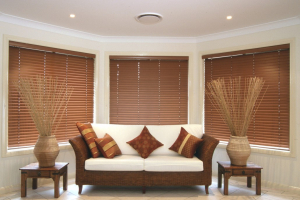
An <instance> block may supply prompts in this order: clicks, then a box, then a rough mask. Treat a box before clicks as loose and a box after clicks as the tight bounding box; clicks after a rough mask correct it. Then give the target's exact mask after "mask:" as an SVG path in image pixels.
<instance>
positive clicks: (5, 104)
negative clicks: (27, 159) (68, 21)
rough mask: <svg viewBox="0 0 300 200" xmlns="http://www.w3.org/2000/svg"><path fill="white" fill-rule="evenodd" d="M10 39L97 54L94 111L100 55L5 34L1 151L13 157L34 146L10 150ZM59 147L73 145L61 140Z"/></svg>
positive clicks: (24, 153) (24, 152)
mask: <svg viewBox="0 0 300 200" xmlns="http://www.w3.org/2000/svg"><path fill="white" fill-rule="evenodd" d="M9 41H15V42H20V43H28V44H33V45H39V46H45V47H50V48H58V49H65V50H69V51H78V52H84V53H89V54H95V55H96V57H95V59H94V111H95V109H96V108H95V106H96V103H95V101H96V95H95V91H96V90H97V89H98V88H96V87H97V85H98V84H96V82H98V80H96V77H97V76H96V74H97V73H98V68H97V66H98V61H97V58H98V57H99V52H98V51H96V50H91V49H84V48H78V47H73V46H67V45H62V44H57V43H51V42H45V41H40V40H33V39H28V38H21V37H17V36H12V35H3V54H2V55H3V57H2V58H3V59H2V75H1V76H2V93H3V94H2V96H3V98H2V100H3V103H2V109H3V110H2V122H1V127H2V129H1V132H2V134H1V139H2V140H1V152H2V157H3V158H4V157H11V156H19V155H26V154H32V153H33V148H34V147H25V148H20V149H11V150H8V101H9V99H8V77H9V74H8V73H9ZM93 119H94V121H95V120H96V117H95V112H94V114H93ZM59 147H60V149H61V150H64V149H71V146H70V144H69V143H68V142H61V143H59Z"/></svg>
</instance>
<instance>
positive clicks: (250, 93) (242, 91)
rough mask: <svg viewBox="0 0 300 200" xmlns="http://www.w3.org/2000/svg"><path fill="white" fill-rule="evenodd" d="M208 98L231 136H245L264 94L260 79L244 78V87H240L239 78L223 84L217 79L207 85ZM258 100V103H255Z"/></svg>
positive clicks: (262, 83)
mask: <svg viewBox="0 0 300 200" xmlns="http://www.w3.org/2000/svg"><path fill="white" fill-rule="evenodd" d="M207 86H208V90H209V91H208V97H209V99H210V101H211V102H212V104H213V105H214V107H215V108H216V110H217V111H218V112H219V114H220V116H221V117H222V119H223V120H224V121H225V123H226V124H227V125H228V127H229V130H230V133H231V135H232V136H246V134H247V130H248V127H249V124H250V123H251V121H252V119H253V116H254V114H255V112H256V110H257V108H258V107H259V105H260V103H261V100H262V98H263V96H264V94H263V95H262V96H261V97H260V92H261V90H262V88H263V86H264V81H263V79H262V78H258V77H254V78H245V87H244V88H242V86H241V77H238V78H234V79H230V80H229V81H228V82H227V83H225V81H224V78H219V79H217V80H213V81H211V82H210V83H208V85H207ZM259 98H260V100H259V101H258V103H257V104H256V101H257V100H258V99H259Z"/></svg>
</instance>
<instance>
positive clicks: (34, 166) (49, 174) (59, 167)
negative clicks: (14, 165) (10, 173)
mask: <svg viewBox="0 0 300 200" xmlns="http://www.w3.org/2000/svg"><path fill="white" fill-rule="evenodd" d="M68 164H69V163H64V162H57V163H55V166H53V167H45V168H44V167H43V168H40V167H39V164H38V163H31V164H29V165H26V166H25V167H22V168H20V170H21V197H26V195H27V178H32V189H37V179H38V178H52V179H53V181H54V197H55V198H58V197H59V178H60V176H63V189H64V190H67V188H68Z"/></svg>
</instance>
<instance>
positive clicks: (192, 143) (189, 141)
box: [169, 127, 203, 158]
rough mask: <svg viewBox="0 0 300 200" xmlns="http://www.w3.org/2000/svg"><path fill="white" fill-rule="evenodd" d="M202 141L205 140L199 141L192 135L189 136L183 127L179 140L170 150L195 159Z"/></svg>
mask: <svg viewBox="0 0 300 200" xmlns="http://www.w3.org/2000/svg"><path fill="white" fill-rule="evenodd" d="M202 141H203V139H199V138H197V137H195V136H193V135H192V134H189V133H188V132H187V131H186V130H185V129H184V128H183V127H181V131H180V133H179V136H178V138H177V139H176V141H175V142H174V144H173V145H172V146H171V147H170V148H169V149H170V150H172V151H175V152H177V153H179V154H180V155H183V156H185V157H187V158H193V157H194V154H195V152H196V150H197V148H198V146H199V145H200V143H201V142H202Z"/></svg>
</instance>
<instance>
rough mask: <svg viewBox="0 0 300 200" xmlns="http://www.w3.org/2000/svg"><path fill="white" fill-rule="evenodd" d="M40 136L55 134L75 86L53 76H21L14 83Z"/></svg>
mask: <svg viewBox="0 0 300 200" xmlns="http://www.w3.org/2000/svg"><path fill="white" fill-rule="evenodd" d="M14 84H15V86H16V87H17V88H18V91H19V93H20V96H21V98H22V100H23V102H24V103H25V105H26V106H27V108H28V111H29V113H30V115H31V118H32V119H33V121H34V124H35V126H36V128H37V130H38V132H39V135H40V136H51V134H55V132H56V129H57V127H58V126H59V124H60V122H61V120H62V116H63V114H64V112H65V109H66V106H67V104H68V102H69V100H70V97H71V94H72V91H73V88H70V87H67V86H66V84H65V82H59V81H58V79H57V78H56V79H54V78H52V77H45V78H44V77H43V76H36V77H34V78H21V79H20V81H19V82H16V83H14Z"/></svg>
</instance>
